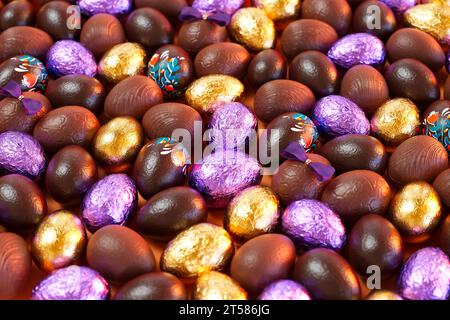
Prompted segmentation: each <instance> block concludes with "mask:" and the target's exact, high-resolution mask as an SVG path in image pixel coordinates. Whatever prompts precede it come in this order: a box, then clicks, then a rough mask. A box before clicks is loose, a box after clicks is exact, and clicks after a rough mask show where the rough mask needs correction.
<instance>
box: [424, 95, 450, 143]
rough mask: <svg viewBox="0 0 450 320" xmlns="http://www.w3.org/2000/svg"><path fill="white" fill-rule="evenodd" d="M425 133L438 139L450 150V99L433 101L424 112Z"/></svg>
mask: <svg viewBox="0 0 450 320" xmlns="http://www.w3.org/2000/svg"><path fill="white" fill-rule="evenodd" d="M423 124H424V126H425V128H424V133H425V134H426V135H428V136H430V137H433V138H435V139H436V140H438V141H439V142H440V143H441V144H442V145H443V146H444V147H445V149H446V150H447V152H450V139H449V137H450V133H449V129H450V101H449V100H439V101H436V102H433V103H432V104H431V105H430V106H429V107H428V108H427V109H426V110H425V114H424V123H423Z"/></svg>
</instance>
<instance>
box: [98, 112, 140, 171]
mask: <svg viewBox="0 0 450 320" xmlns="http://www.w3.org/2000/svg"><path fill="white" fill-rule="evenodd" d="M143 142H144V133H143V129H142V126H141V124H140V123H139V122H138V121H137V120H136V119H134V118H132V117H118V118H114V119H112V120H111V121H109V122H108V123H106V124H105V125H103V126H102V127H101V128H100V129H99V130H98V131H97V134H96V136H95V138H94V141H93V143H92V149H93V154H94V156H95V158H96V159H97V160H98V161H100V162H101V163H102V164H103V165H104V166H105V167H106V168H107V169H108V171H113V172H122V171H125V170H126V169H127V168H128V167H129V164H130V163H131V162H132V161H133V159H134V158H135V157H136V155H137V154H138V153H139V150H141V147H142V144H143Z"/></svg>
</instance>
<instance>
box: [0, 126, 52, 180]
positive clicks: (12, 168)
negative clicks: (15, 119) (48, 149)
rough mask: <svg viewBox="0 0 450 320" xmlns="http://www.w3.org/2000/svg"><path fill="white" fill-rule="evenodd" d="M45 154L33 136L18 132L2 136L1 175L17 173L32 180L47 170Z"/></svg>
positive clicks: (0, 148)
mask: <svg viewBox="0 0 450 320" xmlns="http://www.w3.org/2000/svg"><path fill="white" fill-rule="evenodd" d="M45 166H46V159H45V152H44V149H43V148H42V146H41V145H40V144H39V142H38V141H37V140H36V139H35V138H33V137H32V136H30V135H28V134H26V133H23V132H16V131H7V132H4V133H1V134H0V173H3V174H10V173H16V174H21V175H24V176H27V177H29V178H31V179H35V178H38V177H39V176H40V175H41V174H42V173H43V172H44V170H45Z"/></svg>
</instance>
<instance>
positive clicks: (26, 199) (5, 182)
mask: <svg viewBox="0 0 450 320" xmlns="http://www.w3.org/2000/svg"><path fill="white" fill-rule="evenodd" d="M46 211H47V202H46V201H45V197H44V195H43V194H42V191H41V190H40V189H39V187H38V186H37V185H36V184H35V183H34V182H33V181H31V180H30V179H28V178H26V177H24V176H21V175H18V174H11V175H7V176H4V177H1V178H0V223H1V224H2V225H3V226H5V227H6V228H8V230H13V231H25V232H28V231H31V230H33V229H34V228H35V227H36V226H37V225H38V224H39V222H40V221H41V220H42V218H43V217H44V215H45V214H46Z"/></svg>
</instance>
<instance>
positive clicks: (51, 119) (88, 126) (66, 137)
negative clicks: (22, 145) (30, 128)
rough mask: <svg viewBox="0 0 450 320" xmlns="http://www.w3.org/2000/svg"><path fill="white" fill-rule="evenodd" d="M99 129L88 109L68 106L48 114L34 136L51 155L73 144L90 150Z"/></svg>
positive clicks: (40, 122)
mask: <svg viewBox="0 0 450 320" xmlns="http://www.w3.org/2000/svg"><path fill="white" fill-rule="evenodd" d="M99 127H100V123H99V122H98V120H97V118H96V117H95V115H94V114H93V113H92V112H90V111H89V110H88V109H86V108H83V107H78V106H68V107H62V108H58V109H55V110H52V111H50V112H49V113H47V114H46V115H45V116H44V117H43V118H42V119H41V120H40V121H39V122H38V123H37V124H36V126H35V128H34V133H33V136H34V137H35V138H36V139H37V140H38V141H39V142H40V143H41V144H42V146H43V147H44V148H45V150H46V151H48V152H50V153H52V152H56V151H58V150H59V149H61V148H63V147H65V146H68V145H71V144H75V145H79V146H82V147H84V148H89V146H90V145H91V141H92V139H93V138H94V136H95V134H96V132H97V130H98V129H99Z"/></svg>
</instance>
